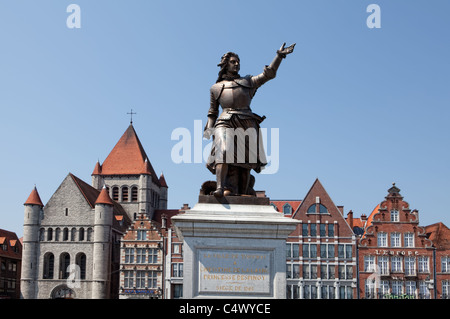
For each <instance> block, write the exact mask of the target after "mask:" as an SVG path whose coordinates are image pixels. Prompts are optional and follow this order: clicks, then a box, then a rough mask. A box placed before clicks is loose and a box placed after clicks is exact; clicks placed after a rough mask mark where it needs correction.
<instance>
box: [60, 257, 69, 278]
mask: <svg viewBox="0 0 450 319" xmlns="http://www.w3.org/2000/svg"><path fill="white" fill-rule="evenodd" d="M69 266H70V255H69V254H68V253H62V254H61V255H60V257H59V279H67V278H68V277H69Z"/></svg>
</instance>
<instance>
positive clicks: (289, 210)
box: [283, 203, 292, 215]
mask: <svg viewBox="0 0 450 319" xmlns="http://www.w3.org/2000/svg"><path fill="white" fill-rule="evenodd" d="M283 214H285V215H291V214H292V206H291V205H289V204H288V203H286V204H284V206H283Z"/></svg>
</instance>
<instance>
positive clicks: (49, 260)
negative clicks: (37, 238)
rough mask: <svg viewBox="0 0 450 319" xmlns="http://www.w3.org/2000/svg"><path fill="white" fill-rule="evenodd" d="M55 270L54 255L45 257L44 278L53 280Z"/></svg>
mask: <svg viewBox="0 0 450 319" xmlns="http://www.w3.org/2000/svg"><path fill="white" fill-rule="evenodd" d="M54 269H55V256H54V255H53V254H52V253H47V254H45V255H44V273H43V274H42V278H44V279H53V272H54Z"/></svg>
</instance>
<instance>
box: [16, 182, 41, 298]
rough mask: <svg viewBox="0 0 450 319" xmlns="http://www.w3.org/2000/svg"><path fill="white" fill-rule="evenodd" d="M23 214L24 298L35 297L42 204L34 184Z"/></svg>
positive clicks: (22, 290) (22, 294)
mask: <svg viewBox="0 0 450 319" xmlns="http://www.w3.org/2000/svg"><path fill="white" fill-rule="evenodd" d="M24 206H25V209H24V210H25V214H24V215H25V216H24V222H23V251H22V273H21V276H22V277H21V287H20V288H21V297H22V298H24V299H34V298H36V279H37V271H38V255H37V254H38V252H39V250H38V243H39V237H38V236H39V225H40V219H41V212H42V208H43V207H44V205H43V204H42V201H41V198H40V196H39V193H38V191H37V189H36V186H35V187H34V189H33V190H32V191H31V194H30V196H29V197H28V199H27V201H26V202H25V203H24Z"/></svg>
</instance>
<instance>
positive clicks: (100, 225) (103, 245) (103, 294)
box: [92, 187, 114, 299]
mask: <svg viewBox="0 0 450 319" xmlns="http://www.w3.org/2000/svg"><path fill="white" fill-rule="evenodd" d="M113 208H114V203H113V201H112V200H111V198H110V197H109V194H108V192H107V190H106V187H103V189H102V191H101V192H100V194H99V196H98V198H97V200H96V202H95V226H94V254H93V256H94V265H93V276H92V279H93V285H92V298H93V299H106V298H108V297H109V289H110V282H109V278H110V273H109V272H110V269H109V260H111V248H112V247H111V229H112V224H113Z"/></svg>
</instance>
